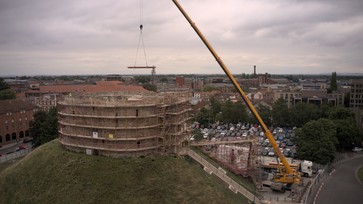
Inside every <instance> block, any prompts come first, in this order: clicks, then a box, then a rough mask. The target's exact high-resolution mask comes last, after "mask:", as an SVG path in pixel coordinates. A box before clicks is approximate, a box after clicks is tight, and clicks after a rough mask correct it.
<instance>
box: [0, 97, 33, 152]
mask: <svg viewBox="0 0 363 204" xmlns="http://www.w3.org/2000/svg"><path fill="white" fill-rule="evenodd" d="M36 110H37V109H36V106H35V105H33V104H31V103H29V102H27V101H23V100H19V99H14V100H3V101H0V124H1V125H0V146H2V145H5V144H10V143H15V142H18V141H19V140H21V139H22V138H24V137H27V136H29V121H30V120H32V119H33V114H34V112H35V111H36Z"/></svg>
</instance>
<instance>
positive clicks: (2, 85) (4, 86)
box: [0, 78, 10, 91]
mask: <svg viewBox="0 0 363 204" xmlns="http://www.w3.org/2000/svg"><path fill="white" fill-rule="evenodd" d="M6 89H10V87H9V85H8V84H7V83H6V82H5V81H4V79H3V78H0V91H2V90H6Z"/></svg>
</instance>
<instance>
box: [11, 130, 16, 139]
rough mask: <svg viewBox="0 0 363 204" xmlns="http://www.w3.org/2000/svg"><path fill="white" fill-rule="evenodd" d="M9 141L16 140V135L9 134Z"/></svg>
mask: <svg viewBox="0 0 363 204" xmlns="http://www.w3.org/2000/svg"><path fill="white" fill-rule="evenodd" d="M11 140H16V133H15V132H13V134H11Z"/></svg>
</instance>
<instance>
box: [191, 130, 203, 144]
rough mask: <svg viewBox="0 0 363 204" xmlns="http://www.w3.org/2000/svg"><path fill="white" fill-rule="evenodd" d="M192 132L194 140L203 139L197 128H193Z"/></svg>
mask: <svg viewBox="0 0 363 204" xmlns="http://www.w3.org/2000/svg"><path fill="white" fill-rule="evenodd" d="M192 134H193V137H194V139H195V141H201V140H203V134H202V133H201V132H200V130H199V129H194V130H193V132H192Z"/></svg>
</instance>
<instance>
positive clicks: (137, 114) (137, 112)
mask: <svg viewBox="0 0 363 204" xmlns="http://www.w3.org/2000/svg"><path fill="white" fill-rule="evenodd" d="M137 116H139V109H136V117H137Z"/></svg>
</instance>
